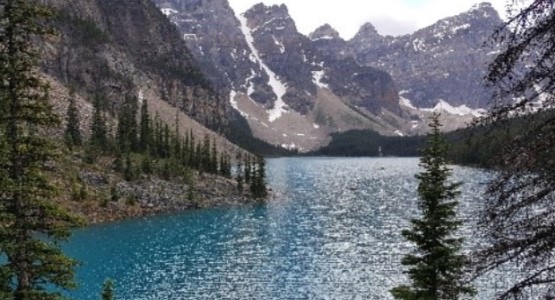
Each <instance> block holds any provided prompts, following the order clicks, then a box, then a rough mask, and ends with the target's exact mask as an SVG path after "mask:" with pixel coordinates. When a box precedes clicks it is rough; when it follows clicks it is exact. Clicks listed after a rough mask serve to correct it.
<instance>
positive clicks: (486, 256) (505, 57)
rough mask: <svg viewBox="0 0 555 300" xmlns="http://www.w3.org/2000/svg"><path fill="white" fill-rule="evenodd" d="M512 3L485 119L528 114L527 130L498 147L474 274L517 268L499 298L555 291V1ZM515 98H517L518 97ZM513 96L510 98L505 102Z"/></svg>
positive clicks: (494, 67)
mask: <svg viewBox="0 0 555 300" xmlns="http://www.w3.org/2000/svg"><path fill="white" fill-rule="evenodd" d="M509 8H514V9H513V13H512V17H511V18H510V19H509V20H508V22H507V23H506V25H505V27H504V28H502V29H500V30H499V31H498V32H497V33H496V35H495V38H496V39H495V41H496V42H498V41H501V42H503V43H504V45H505V46H504V47H505V48H504V49H503V51H502V52H501V53H500V54H499V55H498V56H497V57H496V59H495V60H494V62H493V63H492V64H491V65H490V67H489V74H488V76H487V78H486V79H487V82H488V83H489V84H490V85H491V86H492V87H494V88H495V90H496V91H497V92H496V95H495V96H496V98H494V99H495V104H496V105H495V107H494V109H493V111H492V113H491V116H490V117H489V118H487V119H486V120H485V121H484V122H486V123H489V122H496V123H497V124H499V123H503V122H504V123H509V122H510V121H511V120H512V119H514V116H519V115H522V114H525V113H532V112H534V111H540V113H541V114H538V113H536V114H534V115H533V116H532V117H528V118H526V120H527V123H526V124H525V126H522V128H523V130H522V132H519V134H518V135H515V136H513V137H511V138H508V139H507V140H506V141H505V143H503V144H502V145H503V147H501V148H500V149H498V155H496V156H495V160H494V164H495V165H496V166H498V168H499V172H498V173H497V175H496V177H495V178H494V180H492V182H491V184H490V185H489V187H488V190H487V196H488V197H487V204H486V208H485V210H484V213H483V215H482V218H481V224H480V225H481V227H482V229H483V231H484V233H485V235H486V237H487V239H488V240H489V241H490V242H491V243H490V245H488V247H486V248H485V249H481V251H479V252H478V254H477V259H476V262H475V263H476V274H477V275H481V274H483V273H487V272H488V271H490V270H492V269H497V268H500V267H509V268H512V267H514V266H516V267H518V271H519V272H518V274H519V276H520V277H519V278H518V280H517V281H516V282H515V283H514V284H513V285H512V286H510V287H509V288H508V289H507V290H505V291H503V292H502V293H500V294H499V295H498V299H528V298H527V296H526V294H528V293H529V292H531V291H533V293H534V294H535V295H536V296H537V297H538V298H542V299H554V298H555V289H554V286H555V205H553V204H554V203H555V171H554V170H555V154H554V151H555V114H554V113H553V107H554V105H555V1H554V0H534V1H532V2H531V4H529V5H528V6H527V7H525V8H523V9H517V8H516V1H513V2H512V3H510V4H509ZM514 99H516V101H513V100H514ZM506 103H508V104H506Z"/></svg>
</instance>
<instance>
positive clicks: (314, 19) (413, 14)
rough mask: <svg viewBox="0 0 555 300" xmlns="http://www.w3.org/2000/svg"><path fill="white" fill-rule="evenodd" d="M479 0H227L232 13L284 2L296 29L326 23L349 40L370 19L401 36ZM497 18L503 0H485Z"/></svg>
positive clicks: (383, 30) (305, 31) (311, 28)
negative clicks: (262, 4)
mask: <svg viewBox="0 0 555 300" xmlns="http://www.w3.org/2000/svg"><path fill="white" fill-rule="evenodd" d="M483 1H484V0H482V1H479V0H229V2H230V4H231V6H232V7H233V9H234V10H235V12H236V13H237V12H241V13H242V12H244V11H246V10H248V9H249V8H250V7H252V6H253V5H255V4H257V3H260V2H263V3H264V4H266V5H273V4H285V5H287V7H288V8H289V14H291V16H292V17H293V19H294V20H295V23H296V25H297V29H298V30H299V31H300V32H301V33H303V34H305V35H308V34H309V33H310V32H312V31H314V30H315V29H316V28H318V27H319V26H320V25H323V24H325V23H329V24H330V25H331V26H332V27H333V28H335V29H336V30H337V31H338V32H339V34H340V35H341V37H343V38H344V39H350V38H351V37H353V36H354V35H355V34H356V32H357V31H358V29H359V28H360V26H362V24H364V23H366V22H371V23H372V24H373V25H374V27H376V29H377V30H378V32H379V33H380V34H382V35H394V36H397V35H403V34H408V33H412V32H414V31H416V30H418V29H420V28H423V27H426V26H428V25H431V24H433V23H435V22H436V21H437V20H439V19H442V18H444V17H449V16H454V15H457V14H459V13H461V12H464V11H467V10H469V9H470V8H471V7H472V6H473V5H474V4H476V3H479V2H483ZM488 2H490V3H492V5H493V6H494V7H495V9H496V10H497V11H498V12H499V13H500V15H501V17H504V15H505V13H504V12H505V4H506V2H507V0H489V1H488Z"/></svg>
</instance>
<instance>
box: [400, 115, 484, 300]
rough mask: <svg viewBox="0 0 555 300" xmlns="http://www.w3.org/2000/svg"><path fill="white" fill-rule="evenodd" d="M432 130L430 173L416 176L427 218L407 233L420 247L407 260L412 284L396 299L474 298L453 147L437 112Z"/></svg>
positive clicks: (426, 158)
mask: <svg viewBox="0 0 555 300" xmlns="http://www.w3.org/2000/svg"><path fill="white" fill-rule="evenodd" d="M430 126H431V129H432V131H431V133H430V134H429V135H428V141H427V146H426V148H425V149H424V150H423V152H422V154H423V156H422V158H421V159H420V166H421V167H422V168H423V169H424V170H423V171H422V172H421V173H420V174H418V175H416V178H417V179H418V180H419V185H418V194H419V196H420V199H419V203H418V206H419V208H420V211H421V213H422V216H421V218H418V219H413V220H411V224H412V226H411V228H410V229H408V230H404V231H403V232H402V234H403V236H404V237H405V238H406V239H407V240H408V241H410V242H412V243H414V244H415V246H416V249H415V251H414V252H413V253H412V254H407V255H405V257H404V258H403V260H402V262H401V263H402V264H403V265H404V266H408V267H409V270H408V271H407V274H408V275H409V279H410V281H411V283H412V284H411V285H410V286H409V285H401V286H398V287H396V288H394V289H392V290H391V293H392V295H393V296H394V297H395V298H396V299H403V300H418V299H426V300H439V299H445V300H453V299H459V297H460V296H461V295H465V294H466V295H471V294H473V289H472V288H471V287H470V286H468V285H466V284H465V283H464V282H463V279H462V276H463V267H464V265H465V263H466V262H467V258H466V257H465V256H464V255H462V254H460V253H459V252H460V250H461V244H462V238H458V237H455V234H456V231H457V229H458V227H459V226H460V225H461V221H459V219H458V218H457V214H456V212H455V209H456V206H457V205H458V202H457V201H456V200H455V198H456V197H457V195H458V194H459V192H458V190H457V189H458V187H459V186H460V183H451V182H449V177H450V175H451V170H450V169H449V168H448V167H447V162H446V159H445V157H446V155H447V150H448V147H447V143H446V141H445V139H444V137H443V134H442V133H441V131H440V127H441V124H440V123H439V114H436V113H434V115H433V117H432V123H431V124H430Z"/></svg>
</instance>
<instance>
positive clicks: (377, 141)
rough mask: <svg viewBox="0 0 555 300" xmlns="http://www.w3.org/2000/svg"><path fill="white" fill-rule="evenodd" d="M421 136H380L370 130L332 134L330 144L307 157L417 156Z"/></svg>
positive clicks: (420, 145)
mask: <svg viewBox="0 0 555 300" xmlns="http://www.w3.org/2000/svg"><path fill="white" fill-rule="evenodd" d="M424 140H425V139H424V137H423V136H413V137H399V136H396V137H391V136H382V135H380V134H379V133H377V132H374V131H371V130H350V131H347V132H344V133H334V134H332V141H331V143H330V144H329V145H328V146H326V147H323V148H322V149H320V150H318V151H316V152H314V153H310V154H309V155H327V156H380V149H381V154H382V155H384V156H419V154H420V153H419V152H418V149H421V148H422V147H423V146H424Z"/></svg>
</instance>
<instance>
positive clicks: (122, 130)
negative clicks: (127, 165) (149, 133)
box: [116, 96, 139, 153]
mask: <svg viewBox="0 0 555 300" xmlns="http://www.w3.org/2000/svg"><path fill="white" fill-rule="evenodd" d="M137 106H138V101H137V98H136V97H133V96H127V97H125V101H124V102H123V105H122V106H121V107H120V110H119V115H118V128H117V132H116V143H117V146H118V149H119V151H121V152H122V153H129V152H130V151H138V150H139V140H138V130H137V110H138V107H137Z"/></svg>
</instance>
